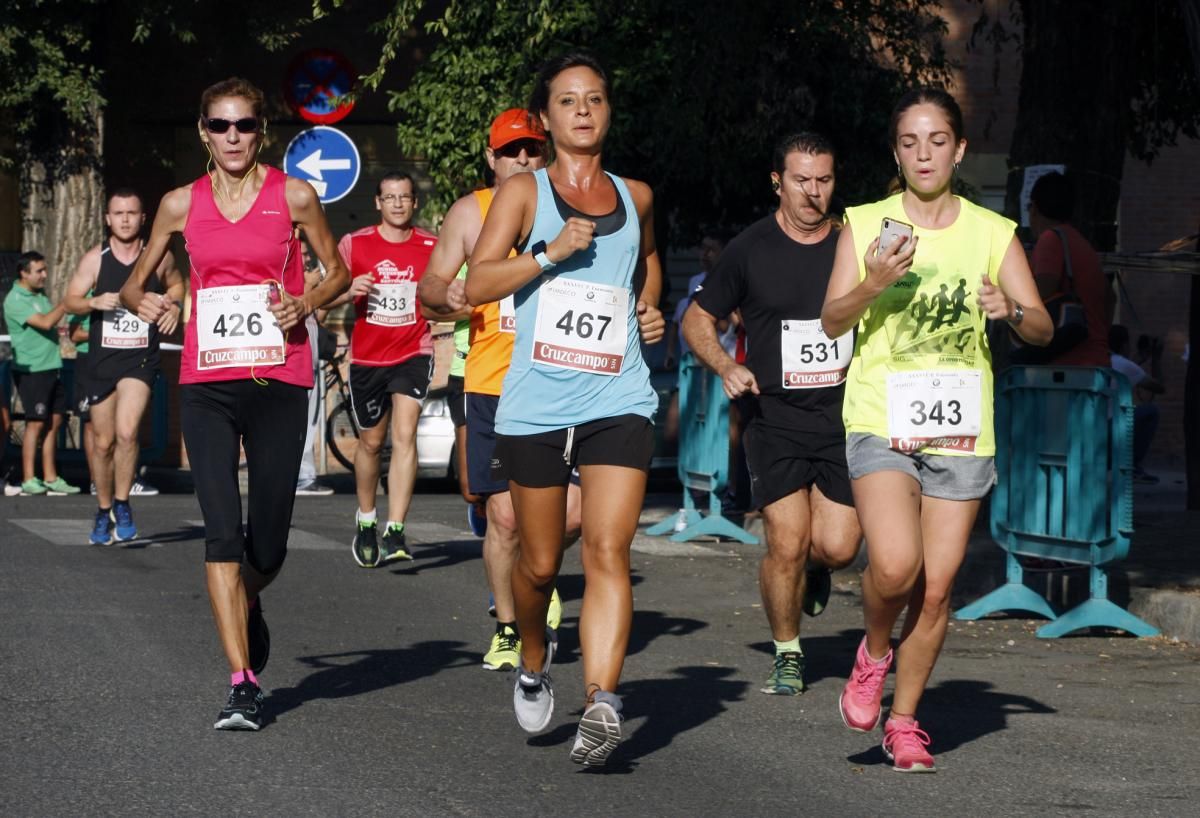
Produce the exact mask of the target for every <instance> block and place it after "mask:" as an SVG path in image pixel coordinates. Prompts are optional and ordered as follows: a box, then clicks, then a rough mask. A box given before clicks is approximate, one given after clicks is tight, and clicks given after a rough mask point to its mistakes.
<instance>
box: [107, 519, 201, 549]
mask: <svg viewBox="0 0 1200 818" xmlns="http://www.w3.org/2000/svg"><path fill="white" fill-rule="evenodd" d="M179 542H198V543H201V544H203V543H204V526H202V525H181V526H179V527H178V528H176V529H174V530H173V531H164V532H162V533H154V534H144V535H142V536H140V537H138V538H137V539H136V540H133V541H132V542H130V543H117V545H118V546H122V545H123V546H125V547H126V548H132V547H140V548H145V547H147V546H149V545H151V544H154V543H157V544H158V545H169V544H171V543H179ZM134 543H136V544H137V545H136V546H135V545H133V544H134Z"/></svg>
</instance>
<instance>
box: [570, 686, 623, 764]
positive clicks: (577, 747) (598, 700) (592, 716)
mask: <svg viewBox="0 0 1200 818" xmlns="http://www.w3.org/2000/svg"><path fill="white" fill-rule="evenodd" d="M621 721H622V717H621V697H620V696H618V695H617V694H616V693H609V692H607V691H604V690H601V691H599V692H598V693H596V695H595V696H593V697H592V703H591V704H590V705H588V708H587V710H584V711H583V718H581V719H580V720H579V730H578V732H576V733H575V744H574V745H573V746H572V747H571V760H572V761H574V762H575V763H576V764H582V765H583V766H585V767H599V766H601V765H602V764H604V762H606V761H608V757H609V756H610V755H612V752H613V750H615V749H617V745H618V744H620V743H621Z"/></svg>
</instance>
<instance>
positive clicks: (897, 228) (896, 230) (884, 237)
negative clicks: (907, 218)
mask: <svg viewBox="0 0 1200 818" xmlns="http://www.w3.org/2000/svg"><path fill="white" fill-rule="evenodd" d="M901 239H904V242H905V243H904V244H903V245H899V246H902V247H904V249H908V248H909V247H911V246H912V241H913V226H912V225H911V224H907V223H905V222H902V221H899V220H897V219H889V218H886V217H885V218H884V220H883V224H882V226H881V227H880V229H879V246H878V247H876V248H875V255H879V254H881V253H882V252H883V251H884V250H887V249H888V248H889V247H891V246H892V245H894V244H895V243H896V242H898V241H900V240H901Z"/></svg>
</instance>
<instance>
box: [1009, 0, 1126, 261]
mask: <svg viewBox="0 0 1200 818" xmlns="http://www.w3.org/2000/svg"><path fill="white" fill-rule="evenodd" d="M1085 8H1086V10H1085ZM1136 13H1138V11H1137V3H1135V2H1133V0H1113V2H1103V3H1088V4H1086V7H1085V6H1082V5H1080V4H1075V3H1061V2H1041V1H1040V0H1023V2H1021V17H1022V20H1023V24H1024V35H1023V36H1024V40H1023V43H1022V57H1021V60H1022V70H1021V86H1020V97H1019V105H1018V110H1017V121H1016V126H1015V128H1014V130H1013V138H1012V148H1011V150H1010V151H1009V167H1010V168H1011V171H1010V173H1009V177H1008V187H1007V195H1006V197H1005V208H1004V209H1005V212H1006V214H1007V215H1008V216H1010V217H1012V218H1016V217H1017V216H1018V214H1019V212H1020V211H1019V196H1020V193H1021V186H1022V182H1023V180H1024V173H1025V168H1026V167H1029V166H1031V165H1041V164H1063V165H1066V166H1067V173H1068V175H1069V176H1071V177H1072V180H1073V181H1074V183H1075V189H1076V205H1075V214H1074V218H1073V219H1072V223H1073V224H1074V225H1075V226H1076V227H1078V228H1079V230H1080V232H1082V233H1083V234H1084V235H1085V236H1087V238H1088V240H1089V241H1091V242H1092V244H1093V245H1094V246H1095V247H1096V249H1097V250H1112V249H1114V247H1115V246H1116V238H1117V228H1116V225H1117V207H1118V203H1119V201H1120V195H1121V174H1122V171H1123V169H1124V166H1125V155H1126V153H1127V150H1128V146H1127V142H1126V139H1127V137H1126V134H1127V132H1128V125H1129V123H1128V119H1129V116H1130V96H1131V94H1132V88H1131V87H1130V84H1129V79H1128V77H1129V76H1130V74H1129V72H1128V71H1127V70H1126V67H1125V66H1126V59H1127V57H1128V53H1129V51H1130V45H1129V43H1130V38H1129V37H1128V36H1127V31H1128V29H1129V25H1130V21H1131V20H1132V19H1133V15H1134V14H1136ZM1101 55H1102V56H1101Z"/></svg>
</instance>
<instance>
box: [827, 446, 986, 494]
mask: <svg viewBox="0 0 1200 818" xmlns="http://www.w3.org/2000/svg"><path fill="white" fill-rule="evenodd" d="M846 464H847V466H848V468H849V470H850V477H851V478H852V479H854V480H857V479H858V478H860V477H864V476H866V475H868V474H871V473H872V472H877V471H898V472H903V473H904V474H907V475H909V476H910V477H912V478H913V479H914V480H916V481H917V482H918V483H920V484H921V494H922V495H924V496H925V497H937V498H940V499H942V500H978V499H979V498H981V497H983V496H984V495H986V494H987V493H988V492H989V491H991V490H992V486H993V485H995V483H996V465H995V460H994V458H991V457H975V456H973V455H951V454H926V453H925V452H911V453H906V452H898V451H896V450H895V449H893V448H891V447H890V446H889V445H888V441H887V440H886V439H884V438H882V437H879V436H878V435H871V434H866V433H864V432H854V433H853V434H851V435H850V436H849V437H848V438H847V439H846Z"/></svg>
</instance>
